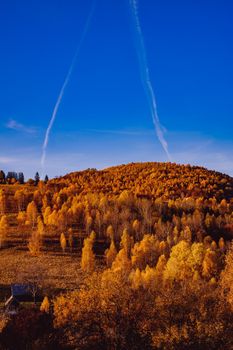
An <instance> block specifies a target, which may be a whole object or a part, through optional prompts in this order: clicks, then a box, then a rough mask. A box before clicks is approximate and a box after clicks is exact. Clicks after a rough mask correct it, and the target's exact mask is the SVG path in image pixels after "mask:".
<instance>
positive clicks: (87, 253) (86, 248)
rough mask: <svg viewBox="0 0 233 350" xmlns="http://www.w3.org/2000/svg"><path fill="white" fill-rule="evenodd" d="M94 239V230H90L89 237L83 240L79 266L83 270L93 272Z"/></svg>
mask: <svg viewBox="0 0 233 350" xmlns="http://www.w3.org/2000/svg"><path fill="white" fill-rule="evenodd" d="M94 241H95V232H94V231H92V233H91V234H90V236H89V237H87V238H86V239H85V240H84V245H83V248H82V259H81V268H82V270H83V271H85V272H88V273H90V272H93V271H94V268H95V254H94V252H93V244H94Z"/></svg>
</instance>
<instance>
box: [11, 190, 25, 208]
mask: <svg viewBox="0 0 233 350" xmlns="http://www.w3.org/2000/svg"><path fill="white" fill-rule="evenodd" d="M14 199H15V200H16V202H17V207H18V211H23V210H25V192H24V190H17V191H16V192H15V194H14Z"/></svg>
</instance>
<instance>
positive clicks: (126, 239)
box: [120, 228, 133, 258]
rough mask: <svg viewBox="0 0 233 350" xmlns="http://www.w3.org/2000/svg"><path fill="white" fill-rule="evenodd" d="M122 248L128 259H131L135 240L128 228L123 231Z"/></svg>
mask: <svg viewBox="0 0 233 350" xmlns="http://www.w3.org/2000/svg"><path fill="white" fill-rule="evenodd" d="M120 246H121V248H123V249H125V252H126V254H127V256H128V258H130V256H131V249H132V247H133V238H132V237H130V235H129V233H128V230H127V229H126V228H125V229H124V230H123V234H122V236H121V243H120Z"/></svg>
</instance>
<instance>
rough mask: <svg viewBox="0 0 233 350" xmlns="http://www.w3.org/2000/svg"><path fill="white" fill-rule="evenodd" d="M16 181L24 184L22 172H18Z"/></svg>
mask: <svg viewBox="0 0 233 350" xmlns="http://www.w3.org/2000/svg"><path fill="white" fill-rule="evenodd" d="M18 181H19V183H20V184H21V185H23V184H24V174H23V173H22V172H20V173H18Z"/></svg>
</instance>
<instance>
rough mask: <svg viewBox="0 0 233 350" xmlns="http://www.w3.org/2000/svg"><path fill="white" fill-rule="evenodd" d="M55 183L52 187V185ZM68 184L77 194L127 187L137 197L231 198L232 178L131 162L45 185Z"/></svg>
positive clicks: (188, 168) (117, 191) (200, 169)
mask: <svg viewBox="0 0 233 350" xmlns="http://www.w3.org/2000/svg"><path fill="white" fill-rule="evenodd" d="M53 185H55V186H53ZM69 186H71V187H72V188H73V190H74V191H75V192H76V193H77V194H80V193H83V194H84V193H90V192H91V193H101V192H102V193H104V194H108V195H110V196H111V195H119V194H120V193H122V192H123V191H125V190H127V191H129V192H131V193H132V194H135V195H137V196H139V197H140V196H146V197H148V198H150V197H152V198H161V199H163V200H168V199H178V198H185V197H186V198H187V197H192V198H199V197H203V199H209V198H213V197H215V198H216V200H217V201H221V200H222V199H226V200H227V201H230V200H231V199H232V198H233V178H232V177H230V176H228V175H225V174H221V173H219V172H216V171H210V170H207V169H205V168H203V167H198V166H190V165H177V164H175V163H130V164H127V165H120V166H115V167H111V168H107V169H105V170H101V171H97V170H95V169H88V170H85V171H80V172H73V173H70V174H68V175H66V176H64V177H61V178H58V179H53V180H50V181H49V183H48V187H50V188H52V187H55V188H56V189H58V188H59V189H61V188H63V187H69Z"/></svg>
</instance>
